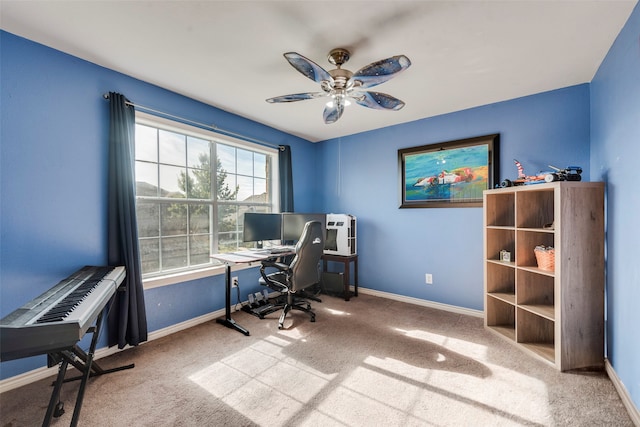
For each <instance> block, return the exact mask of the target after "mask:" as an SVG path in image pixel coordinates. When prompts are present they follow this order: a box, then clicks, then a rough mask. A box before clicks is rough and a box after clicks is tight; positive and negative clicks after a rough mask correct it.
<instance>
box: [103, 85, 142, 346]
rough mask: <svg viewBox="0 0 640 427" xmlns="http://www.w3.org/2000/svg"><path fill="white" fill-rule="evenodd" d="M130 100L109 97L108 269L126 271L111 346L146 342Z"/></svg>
mask: <svg viewBox="0 0 640 427" xmlns="http://www.w3.org/2000/svg"><path fill="white" fill-rule="evenodd" d="M127 102H128V101H127V99H126V98H125V97H124V96H123V95H121V94H119V93H114V92H110V93H109V106H110V107H109V108H110V114H111V116H110V117H111V119H110V125H109V265H114V266H115V265H123V266H124V267H125V268H126V269H127V276H126V278H125V279H124V282H123V286H122V287H121V290H120V292H117V293H116V295H115V296H114V298H115V301H114V303H113V306H112V307H111V311H110V312H109V318H108V324H109V346H114V345H116V344H117V345H118V347H119V348H123V347H124V346H125V345H127V344H129V345H138V344H140V343H141V342H143V341H146V340H147V314H146V311H145V307H144V291H143V288H142V272H141V270H140V250H139V247H138V225H137V220H136V193H135V185H136V183H135V178H134V177H135V173H134V171H135V169H134V168H135V164H134V161H135V151H134V150H135V111H134V108H133V106H132V105H131V104H129V105H127Z"/></svg>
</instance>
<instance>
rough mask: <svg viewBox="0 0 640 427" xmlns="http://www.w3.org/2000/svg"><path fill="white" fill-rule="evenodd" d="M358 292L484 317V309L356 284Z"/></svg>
mask: <svg viewBox="0 0 640 427" xmlns="http://www.w3.org/2000/svg"><path fill="white" fill-rule="evenodd" d="M352 288H353V287H352ZM358 292H362V293H363V294H367V295H373V296H376V297H381V298H387V299H392V300H395V301H400V302H406V303H409V304H415V305H420V306H422V307H430V308H435V309H437V310H444V311H450V312H452V313H457V314H466V315H467V316H474V317H484V311H482V310H472V309H470V308H464V307H458V306H455V305H449V304H442V303H439V302H433V301H428V300H424V299H419V298H413V297H406V296H404V295H398V294H392V293H389V292H382V291H376V290H373V289H368V288H361V287H359V286H358Z"/></svg>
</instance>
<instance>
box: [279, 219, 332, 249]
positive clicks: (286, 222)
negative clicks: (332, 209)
mask: <svg viewBox="0 0 640 427" xmlns="http://www.w3.org/2000/svg"><path fill="white" fill-rule="evenodd" d="M308 221H320V224H322V235H323V236H324V235H325V234H326V230H327V215H326V214H323V213H283V214H282V240H283V242H285V243H290V242H296V241H297V240H298V239H300V235H301V234H302V230H304V225H305V224H306V223H307V222H308Z"/></svg>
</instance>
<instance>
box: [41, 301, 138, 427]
mask: <svg viewBox="0 0 640 427" xmlns="http://www.w3.org/2000/svg"><path fill="white" fill-rule="evenodd" d="M103 314H104V312H101V313H100V315H99V316H98V319H97V320H96V325H95V326H94V327H93V328H91V329H90V330H89V331H88V332H91V333H93V336H92V337H91V345H90V347H89V352H88V353H85V352H84V351H83V350H82V349H81V348H80V347H78V346H77V345H75V346H73V347H72V348H70V349H68V350H62V351H60V352H59V353H57V354H56V355H55V356H54V359H61V360H62V364H61V365H60V370H59V372H58V377H57V379H56V382H55V386H54V389H53V393H52V394H51V399H50V400H49V407H48V408H47V414H46V415H45V419H44V422H43V423H42V426H43V427H48V426H49V425H50V424H51V417H52V416H60V415H62V413H61V412H60V411H59V410H58V411H57V415H56V412H54V411H56V406H58V405H59V404H58V403H57V402H56V401H57V400H58V398H59V396H60V389H61V388H62V383H64V382H68V381H75V380H81V382H80V388H79V389H78V395H77V397H76V405H75V407H74V409H73V417H72V419H71V424H70V426H71V427H75V426H77V425H78V420H79V418H80V409H81V408H82V401H83V400H84V392H85V388H86V386H87V382H88V381H89V378H90V377H92V376H98V375H103V374H109V373H111V372H117V371H122V370H124V369H131V368H133V367H134V366H135V365H134V364H130V365H125V366H120V367H117V368H113V369H102V368H101V367H100V365H98V364H97V363H96V362H94V361H93V356H94V354H95V350H96V345H97V344H98V337H99V335H100V327H101V325H102V316H103ZM69 363H71V364H72V365H73V366H74V367H75V368H76V369H78V370H79V371H80V372H81V373H82V375H80V376H77V377H73V378H69V379H66V380H65V378H64V377H65V374H66V372H67V366H68V365H69ZM62 412H64V411H62Z"/></svg>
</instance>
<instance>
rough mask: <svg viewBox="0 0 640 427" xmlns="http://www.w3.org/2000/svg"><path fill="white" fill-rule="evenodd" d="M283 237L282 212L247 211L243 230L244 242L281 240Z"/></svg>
mask: <svg viewBox="0 0 640 427" xmlns="http://www.w3.org/2000/svg"><path fill="white" fill-rule="evenodd" d="M281 237H282V214H279V213H259V212H246V213H245V214H244V225H243V231H242V241H243V242H262V241H264V240H280V238H281Z"/></svg>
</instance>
